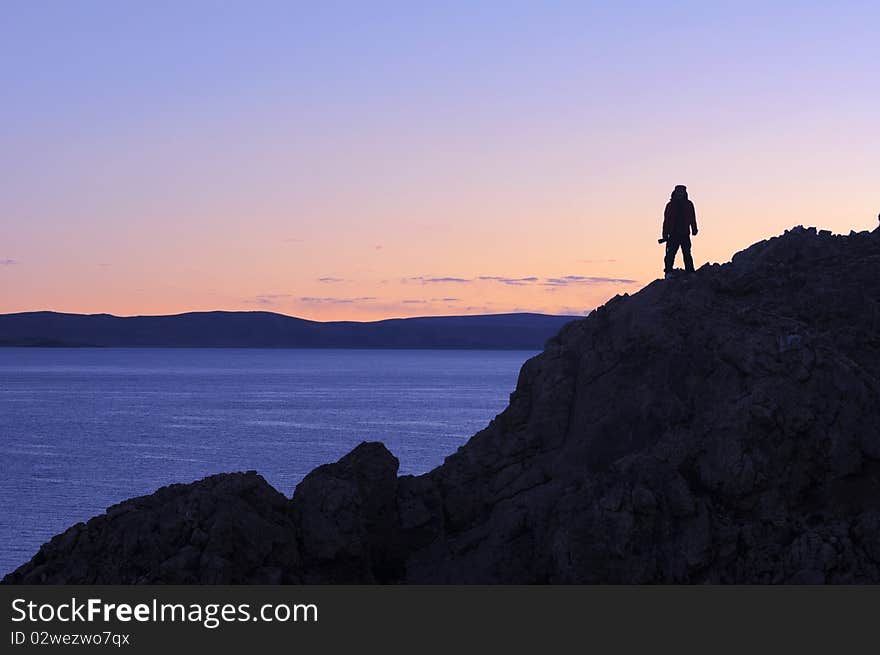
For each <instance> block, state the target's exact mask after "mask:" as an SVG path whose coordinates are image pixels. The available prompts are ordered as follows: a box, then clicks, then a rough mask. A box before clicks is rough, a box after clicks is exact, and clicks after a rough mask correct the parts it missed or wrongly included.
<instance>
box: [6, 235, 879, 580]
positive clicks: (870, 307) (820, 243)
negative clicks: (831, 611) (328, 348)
mask: <svg viewBox="0 0 880 655" xmlns="http://www.w3.org/2000/svg"><path fill="white" fill-rule="evenodd" d="M878 269H880V230H877V231H875V232H873V233H870V234H869V233H859V234H851V235H850V236H849V237H835V236H831V235H830V234H829V233H817V232H816V230H815V229H809V230H805V229H803V228H795V229H794V230H791V231H789V232H787V233H786V234H785V235H783V236H782V237H777V238H774V239H770V240H769V241H764V242H761V243H758V244H756V245H754V246H752V247H751V248H749V249H747V250H745V251H743V252H741V253H738V254H737V255H735V256H734V258H733V261H732V263H730V264H727V265H724V266H719V265H711V266H709V265H707V266H704V267H702V268H701V269H699V270H698V271H697V273H695V274H694V275H691V276H685V277H682V278H676V279H673V280H668V281H657V282H654V283H653V284H650V285H648V286H647V287H646V288H645V289H643V290H642V291H640V292H639V293H637V294H635V295H634V296H632V297H617V298H615V299H613V300H611V301H610V302H609V303H607V304H606V305H605V306H604V307H601V308H600V309H598V310H597V311H595V312H593V313H592V314H591V315H590V316H589V317H587V318H586V319H584V320H580V321H576V322H573V323H570V324H569V325H568V326H566V327H565V328H564V329H563V330H562V331H561V332H560V333H559V335H557V336H556V337H555V338H554V339H552V340H551V341H550V342H549V343H548V344H547V346H546V348H545V351H544V352H543V353H542V354H541V355H538V356H537V357H535V358H533V359H531V360H529V361H528V362H526V363H525V365H524V366H523V368H522V371H521V373H520V376H519V380H518V383H517V388H516V390H515V391H514V393H513V394H512V395H511V401H510V405H509V407H508V408H507V409H506V410H505V411H504V412H503V413H502V414H500V415H499V416H498V417H496V418H495V420H493V421H492V422H491V423H490V424H489V426H488V427H487V428H486V429H485V430H483V431H482V432H480V433H478V434H477V435H475V436H474V437H473V438H472V439H471V440H470V441H469V442H468V443H467V444H466V445H465V446H463V447H462V448H460V449H459V450H458V452H456V453H455V454H454V455H452V456H450V457H449V458H447V460H446V462H445V463H444V464H443V465H442V466H440V467H438V468H437V469H435V470H433V471H431V472H430V473H428V474H426V475H423V476H417V477H413V476H404V477H400V478H398V477H396V471H397V460H396V459H394V458H393V456H392V455H391V454H390V453H388V451H387V450H385V449H384V447H382V446H380V445H378V444H362V445H361V446H359V447H358V448H357V449H355V450H354V451H353V452H352V453H350V454H349V455H347V456H346V457H344V458H343V459H342V460H340V461H339V462H337V463H336V464H332V465H328V466H323V467H320V468H318V469H316V470H315V471H314V472H312V473H311V474H310V475H309V476H308V477H307V478H306V479H305V480H303V482H302V483H301V484H300V486H299V487H298V488H297V491H296V493H295V494H294V497H293V500H292V502H290V503H288V506H287V509H286V510H285V509H284V507H285V506H284V504H283V503H282V504H279V505H272V504H271V503H270V506H271V508H272V509H267V508H257V507H254V506H253V505H251V504H250V503H248V502H241V503H239V504H237V505H236V506H235V507H236V509H235V510H232V509H230V510H228V511H226V512H225V514H223V516H226V517H227V518H226V520H227V522H231V524H232V525H233V526H235V529H229V530H226V531H225V532H223V534H224V535H225V536H223V537H222V538H223V539H225V540H226V541H227V542H228V543H227V546H225V548H226V550H225V551H223V555H222V556H221V559H222V558H231V559H223V562H225V564H224V565H215V566H213V567H212V568H209V569H206V568H205V566H206V565H205V564H203V563H202V562H203V561H204V562H213V561H214V560H213V559H211V558H205V556H204V552H203V551H199V554H198V557H196V556H195V554H193V553H192V550H187V549H188V548H196V547H194V546H193V544H192V539H191V537H187V538H186V539H180V538H178V537H179V534H182V533H183V532H185V531H181V530H178V531H176V532H175V531H171V532H168V531H165V532H159V533H158V535H157V534H156V533H154V532H148V531H147V530H146V529H145V528H139V527H138V524H139V522H138V521H135V520H131V521H130V522H128V523H126V522H122V521H120V520H119V519H118V518H113V517H111V516H110V513H108V515H107V516H106V517H99V518H98V519H93V520H92V521H91V522H89V524H87V526H85V528H83V527H81V526H76V527H74V528H72V529H71V530H69V531H68V532H67V533H64V535H61V536H60V537H56V538H55V539H54V540H53V541H52V542H50V543H49V544H47V545H46V546H44V547H43V549H41V551H40V553H38V555H37V556H36V557H35V558H34V560H32V561H31V562H30V563H29V564H26V565H25V566H24V567H22V568H21V569H19V570H18V571H17V572H15V573H13V574H11V575H10V576H8V577H7V579H6V581H7V582H41V581H45V582H50V581H55V582H64V581H67V582H75V581H88V580H90V579H92V578H90V577H89V576H92V575H99V574H96V573H93V572H94V571H97V570H106V571H107V573H106V574H105V575H106V578H105V579H103V580H102V581H117V582H123V581H143V582H153V581H166V578H165V577H162V576H163V575H165V576H170V575H171V574H170V573H167V572H166V573H165V574H163V573H162V571H163V569H162V567H161V565H156V564H155V562H157V561H160V559H156V560H153V559H150V558H152V557H156V558H164V559H161V562H168V561H169V560H170V561H172V562H177V561H178V560H177V559H173V558H178V559H179V560H180V572H178V573H176V575H178V576H184V577H186V576H188V577H186V579H183V577H177V578H173V576H172V578H173V579H174V580H176V581H194V582H195V581H214V582H239V581H245V580H244V579H242V577H240V576H242V575H253V576H254V577H252V578H247V580H246V581H249V582H260V581H264V579H266V578H273V576H274V578H278V577H279V576H280V577H281V579H282V580H283V581H285V582H287V581H290V582H298V581H306V582H376V581H378V582H412V583H447V582H462V583H676V582H679V583H702V582H724V583H784V582H789V583H816V582H835V583H858V582H875V583H876V582H880V493H878V491H880V408H878V399H880V337H878V333H880V280H878V276H877V272H878ZM222 477H223V476H215V478H222ZM254 477H255V476H254ZM215 478H208V479H206V480H205V481H202V482H200V483H195V484H194V485H187V486H178V487H171V488H170V489H176V491H175V493H174V494H172V495H171V496H169V495H168V493H167V492H166V490H164V489H163V490H160V491H159V492H157V494H155V495H154V496H150V497H148V498H146V499H136V500H135V501H129V503H123V504H122V505H120V506H117V507H126V506H128V505H130V504H132V503H134V505H133V506H132V507H131V508H130V509H129V510H128V511H129V512H130V513H131V514H132V515H133V516H142V517H145V518H149V520H151V521H154V522H155V518H153V517H157V516H165V515H166V514H170V515H171V516H178V515H179V514H180V513H181V511H182V510H181V509H178V508H180V507H182V506H184V505H186V503H185V501H184V499H186V498H190V497H191V496H194V495H195V496H199V497H201V496H202V495H206V496H211V495H212V494H214V493H215V491H214V489H213V487H211V486H210V485H209V484H208V482H209V481H211V480H214V479H215ZM234 479H238V478H234ZM163 492H166V493H165V495H164V496H162V494H163ZM267 495H268V494H267ZM235 496H236V497H240V495H238V494H235ZM249 497H250V498H255V497H256V494H252V495H251V496H249ZM275 501H278V499H277V498H274V499H273V501H272V502H275ZM137 503H141V505H142V506H139V505H137ZM203 503H204V505H193V504H189V505H186V506H187V507H191V508H193V510H194V511H195V512H196V514H197V515H198V516H197V517H196V518H193V519H192V520H194V521H199V522H202V523H206V524H211V522H212V521H213V520H214V519H213V518H212V516H213V514H211V512H214V513H216V512H217V511H219V510H218V509H217V508H218V507H219V503H218V504H217V505H214V506H212V508H213V509H212V508H211V507H208V501H207V500H206V501H203ZM166 505H167V506H168V507H167V508H166V507H165V506H166ZM275 508H277V510H276V509H275ZM131 510H139V511H135V512H132V511H131ZM112 511H113V508H111V512H112ZM239 511H240V512H243V513H247V512H253V513H254V514H256V515H257V516H256V517H253V518H247V517H244V516H238V514H237V512H239ZM206 512H208V515H206V514H205V513H206ZM233 515H234V516H233ZM251 520H253V521H269V522H270V523H271V524H272V525H271V529H269V528H268V527H267V530H266V535H267V536H263V535H262V532H250V531H248V532H247V534H246V535H245V534H244V532H245V531H243V530H240V529H239V528H240V526H241V525H244V524H245V522H246V521H251ZM175 521H177V522H176V523H175V525H177V524H179V523H183V522H184V519H182V518H177V519H175ZM236 521H237V522H236ZM96 522H100V523H96ZM93 523H94V524H96V525H95V526H94V527H90V526H92V524H93ZM187 525H188V524H187ZM77 530H79V531H80V532H82V531H83V530H85V531H86V532H87V534H88V535H89V538H88V539H87V540H84V541H83V543H81V542H80V540H79V539H78V538H77V539H76V540H74V539H73V537H71V536H69V535H71V534H74V535H76V534H78V533H77ZM166 534H168V535H171V536H170V537H166V536H165V535H166ZM268 535H272V536H271V537H270V536H268ZM282 535H287V537H288V538H287V541H285V539H284V538H283V537H282ZM291 535H293V537H292V538H290V536H291ZM217 538H221V537H219V536H218V537H217ZM141 539H144V540H146V544H147V548H146V550H144V547H142V546H140V545H137V546H136V547H135V546H130V545H129V546H126V544H127V543H128V544H140V540H141ZM242 539H250V542H239V541H235V540H242ZM268 541H271V543H272V546H271V547H270V546H268V545H267V543H265V542H268ZM241 543H249V545H248V546H247V547H246V548H243V547H242V546H241ZM213 547H214V548H220V549H223V548H224V546H223V545H222V544H216V545H214V546H213ZM196 550H197V548H196ZM251 550H253V551H255V552H257V553H262V555H252V554H250V553H249V552H245V551H251ZM144 553H147V555H144ZM187 553H189V559H187V555H186V554H187ZM236 557H240V558H241V559H242V561H241V562H235V561H234V560H235V559H236ZM145 558H146V559H145ZM142 560H143V561H142ZM93 562H96V563H95V564H93ZM174 566H176V565H173V564H166V566H165V569H164V570H166V571H167V570H168V569H169V567H170V568H172V569H173V568H174ZM89 567H92V568H89ZM279 570H280V571H281V572H280V573H279ZM114 572H115V573H114ZM114 575H116V579H111V578H113V576H114ZM224 575H225V576H228V577H224ZM260 576H262V578H261V577H260ZM274 578H273V579H274ZM95 581H97V579H96V580H95ZM267 581H268V580H267Z"/></svg>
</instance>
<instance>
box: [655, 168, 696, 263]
mask: <svg viewBox="0 0 880 655" xmlns="http://www.w3.org/2000/svg"><path fill="white" fill-rule="evenodd" d="M691 233H693V234H694V236H696V234H697V213H696V211H694V203H692V202H691V201H690V200H689V199H688V194H687V187H685V186H684V185H683V184H679V185H678V186H676V187H675V189H673V191H672V197H671V198H670V199H669V202H668V203H667V204H666V211H665V212H663V238H664V239H665V240H666V258H665V260H664V262H663V263H664V268H663V271H664V272H665V273H666V275H667V276H668V275H669V274H671V273H672V267H673V266H674V265H675V255H676V253H677V252H678V249H679V248H681V256H682V259H684V270H686V271H687V272H689V273H693V272H694V258H693V257H691Z"/></svg>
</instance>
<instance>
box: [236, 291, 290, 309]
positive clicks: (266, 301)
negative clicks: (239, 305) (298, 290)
mask: <svg viewBox="0 0 880 655" xmlns="http://www.w3.org/2000/svg"><path fill="white" fill-rule="evenodd" d="M291 297H292V296H291V294H289V293H261V294H260V295H258V296H254V297H253V298H251V299H249V300H245V302H246V303H249V304H256V305H264V306H266V305H274V304H275V303H277V302H278V301H280V300H284V299H285V298H291Z"/></svg>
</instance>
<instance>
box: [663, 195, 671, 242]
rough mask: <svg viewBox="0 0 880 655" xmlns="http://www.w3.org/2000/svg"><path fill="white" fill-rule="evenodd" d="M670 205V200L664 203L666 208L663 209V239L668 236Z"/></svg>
mask: <svg viewBox="0 0 880 655" xmlns="http://www.w3.org/2000/svg"><path fill="white" fill-rule="evenodd" d="M671 207H672V203H671V202H667V203H666V209H665V210H664V211H663V234H662V235H661V236H662V237H663V238H664V239H668V238H669V230H670V229H671V228H672V212H671V211H670V208H671Z"/></svg>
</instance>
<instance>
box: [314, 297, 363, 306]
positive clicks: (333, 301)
mask: <svg viewBox="0 0 880 655" xmlns="http://www.w3.org/2000/svg"><path fill="white" fill-rule="evenodd" d="M373 300H376V297H375V296H360V297H358V298H333V297H323V298H317V297H315V296H302V297H300V298H299V301H300V302H304V303H308V304H310V305H350V304H352V303H357V302H372V301H373Z"/></svg>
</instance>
